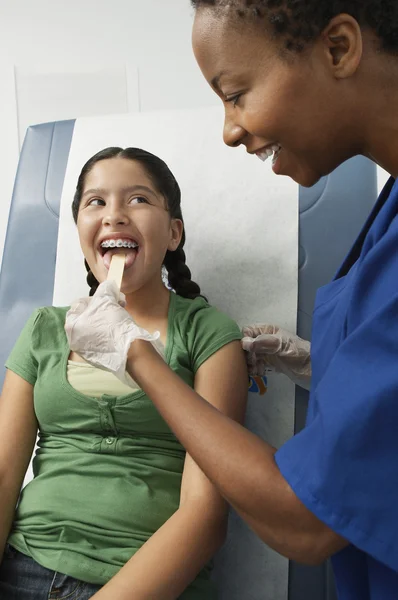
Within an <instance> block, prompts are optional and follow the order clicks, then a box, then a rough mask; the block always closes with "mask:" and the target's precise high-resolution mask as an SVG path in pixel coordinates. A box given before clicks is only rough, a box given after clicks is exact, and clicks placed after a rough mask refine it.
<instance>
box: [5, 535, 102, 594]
mask: <svg viewBox="0 0 398 600" xmlns="http://www.w3.org/2000/svg"><path fill="white" fill-rule="evenodd" d="M101 587H102V586H100V585H94V584H92V583H84V582H83V581H79V580H77V579H74V578H73V577H69V576H68V575H63V574H62V573H57V572H55V571H51V570H50V569H46V568H45V567H41V566H40V565H39V564H38V563H37V562H35V561H34V560H33V559H32V558H30V557H29V556H26V555H25V554H22V553H21V552H18V550H15V549H14V548H12V547H11V546H9V545H8V544H7V545H6V547H5V550H4V556H3V561H2V563H1V565H0V598H1V600H63V599H65V600H66V599H67V600H88V599H89V598H91V597H92V596H93V595H94V594H95V592H98V590H99V589H101Z"/></svg>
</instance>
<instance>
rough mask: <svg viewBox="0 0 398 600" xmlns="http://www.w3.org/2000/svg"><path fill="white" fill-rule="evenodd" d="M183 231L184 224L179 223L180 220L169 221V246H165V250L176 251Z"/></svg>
mask: <svg viewBox="0 0 398 600" xmlns="http://www.w3.org/2000/svg"><path fill="white" fill-rule="evenodd" d="M183 231H184V223H183V222H182V221H181V219H171V224H170V233H171V236H170V241H169V245H168V246H167V250H171V251H174V250H177V248H178V246H179V245H180V242H181V238H182V233H183Z"/></svg>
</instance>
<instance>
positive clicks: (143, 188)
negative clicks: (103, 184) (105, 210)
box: [83, 185, 157, 199]
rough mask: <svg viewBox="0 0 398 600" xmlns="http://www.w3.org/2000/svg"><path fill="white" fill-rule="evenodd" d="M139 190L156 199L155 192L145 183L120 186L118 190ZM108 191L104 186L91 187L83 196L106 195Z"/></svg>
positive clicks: (129, 191) (125, 192)
mask: <svg viewBox="0 0 398 600" xmlns="http://www.w3.org/2000/svg"><path fill="white" fill-rule="evenodd" d="M140 190H141V191H145V192H146V193H147V194H150V195H151V196H153V197H154V198H156V199H157V195H156V194H155V192H154V191H153V190H151V188H149V187H147V186H146V185H130V186H128V187H123V188H120V191H121V192H123V193H124V194H127V193H131V192H138V191H140ZM109 193H110V192H109V190H107V189H105V188H91V189H89V190H86V191H85V192H84V194H83V197H84V196H88V195H89V194H99V195H101V196H106V195H107V194H109Z"/></svg>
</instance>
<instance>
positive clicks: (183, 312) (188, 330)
mask: <svg viewBox="0 0 398 600" xmlns="http://www.w3.org/2000/svg"><path fill="white" fill-rule="evenodd" d="M174 305H175V309H174V315H173V328H174V340H175V341H176V340H177V339H178V340H179V341H180V344H181V346H182V347H184V348H185V349H186V352H187V355H188V356H189V358H190V364H191V367H192V370H193V372H194V373H195V372H196V371H197V369H198V368H199V367H200V366H201V365H202V364H203V362H204V361H205V360H207V359H208V358H210V356H211V355H212V354H214V353H215V352H217V350H219V349H221V348H222V347H223V346H225V345H226V344H229V343H230V342H233V341H237V340H240V339H241V338H242V334H241V331H240V328H239V327H238V325H237V323H236V322H235V321H234V320H233V319H231V317H229V316H228V315H226V314H225V313H224V312H222V311H220V310H219V309H217V308H216V307H214V306H211V305H210V304H209V303H208V302H206V300H204V299H203V298H201V297H198V298H195V299H194V300H189V299H187V298H182V297H181V296H176V297H175V298H174Z"/></svg>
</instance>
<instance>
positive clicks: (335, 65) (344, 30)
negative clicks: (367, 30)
mask: <svg viewBox="0 0 398 600" xmlns="http://www.w3.org/2000/svg"><path fill="white" fill-rule="evenodd" d="M321 40H322V41H321V43H323V47H324V50H325V52H326V59H327V62H328V66H329V68H330V69H331V71H332V73H333V75H334V77H335V78H336V79H345V78H347V77H351V76H352V75H354V73H355V72H356V71H357V69H358V66H359V64H360V62H361V58H362V53H363V39H362V31H361V28H360V26H359V23H358V21H357V20H356V19H354V17H352V16H351V15H346V14H340V15H337V16H336V17H334V18H333V19H332V20H331V21H330V22H329V24H328V25H327V27H326V28H325V29H324V30H323V32H322V36H321Z"/></svg>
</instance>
